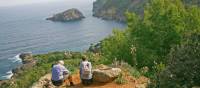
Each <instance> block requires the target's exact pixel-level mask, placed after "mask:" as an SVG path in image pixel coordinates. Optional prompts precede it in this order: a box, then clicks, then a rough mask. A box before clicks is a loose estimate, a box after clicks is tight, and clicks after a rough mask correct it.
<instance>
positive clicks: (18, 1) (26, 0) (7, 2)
mask: <svg viewBox="0 0 200 88" xmlns="http://www.w3.org/2000/svg"><path fill="white" fill-rule="evenodd" d="M53 1H62V0H0V7H2V6H16V5H24V4H33V3H43V2H53Z"/></svg>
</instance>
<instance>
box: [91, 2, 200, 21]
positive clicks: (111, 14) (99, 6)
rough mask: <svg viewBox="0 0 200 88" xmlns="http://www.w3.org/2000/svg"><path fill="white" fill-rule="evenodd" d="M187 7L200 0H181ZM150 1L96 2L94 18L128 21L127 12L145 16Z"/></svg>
mask: <svg viewBox="0 0 200 88" xmlns="http://www.w3.org/2000/svg"><path fill="white" fill-rule="evenodd" d="M181 1H183V3H184V4H185V5H186V6H190V5H198V6H200V1H199V0H181ZM148 2H149V0H96V1H95V2H94V3H93V16H95V17H98V18H102V19H105V20H116V21H120V22H125V21H126V16H125V12H126V11H128V12H135V13H136V14H137V15H140V16H143V11H144V5H145V4H147V3H148Z"/></svg>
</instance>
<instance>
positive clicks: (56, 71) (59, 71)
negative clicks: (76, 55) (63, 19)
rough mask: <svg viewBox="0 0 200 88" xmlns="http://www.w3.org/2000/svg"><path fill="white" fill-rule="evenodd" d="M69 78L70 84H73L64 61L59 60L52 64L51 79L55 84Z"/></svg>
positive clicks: (57, 84) (61, 83) (60, 83)
mask: <svg viewBox="0 0 200 88" xmlns="http://www.w3.org/2000/svg"><path fill="white" fill-rule="evenodd" d="M67 79H68V80H69V82H70V86H73V85H74V84H73V82H72V76H71V75H70V72H69V70H68V69H66V68H65V66H64V61H63V60H59V61H58V63H57V64H55V65H53V66H52V78H51V81H52V83H53V85H55V86H61V85H63V83H64V82H65V81H66V80H67Z"/></svg>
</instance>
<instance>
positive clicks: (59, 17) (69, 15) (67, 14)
mask: <svg viewBox="0 0 200 88" xmlns="http://www.w3.org/2000/svg"><path fill="white" fill-rule="evenodd" d="M83 18H85V17H84V16H83V14H82V13H81V12H80V11H79V10H78V9H75V8H72V9H69V10H66V11H64V12H61V13H58V14H55V15H54V16H53V17H49V18H47V20H51V21H61V22H66V21H73V20H81V19H83Z"/></svg>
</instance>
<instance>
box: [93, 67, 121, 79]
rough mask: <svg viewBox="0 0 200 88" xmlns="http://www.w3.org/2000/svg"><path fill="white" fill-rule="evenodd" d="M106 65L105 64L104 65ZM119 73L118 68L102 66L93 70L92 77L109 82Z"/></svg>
mask: <svg viewBox="0 0 200 88" xmlns="http://www.w3.org/2000/svg"><path fill="white" fill-rule="evenodd" d="M104 67H106V66H104ZM120 74H121V69H120V68H109V67H108V68H107V67H106V68H103V69H94V70H93V79H94V81H97V82H104V83H106V82H111V81H113V80H114V79H115V78H117V77H118V76H119V75H120Z"/></svg>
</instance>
